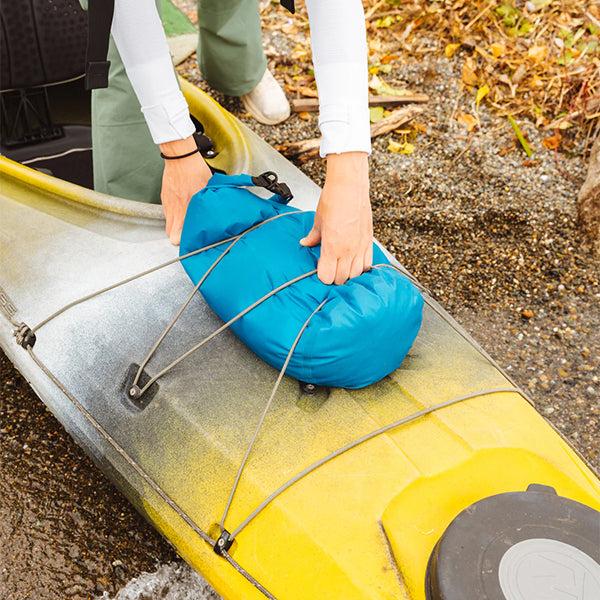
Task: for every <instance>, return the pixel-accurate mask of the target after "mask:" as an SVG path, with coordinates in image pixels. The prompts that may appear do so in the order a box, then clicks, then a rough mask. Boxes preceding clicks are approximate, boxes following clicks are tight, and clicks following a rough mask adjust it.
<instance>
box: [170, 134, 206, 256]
mask: <svg viewBox="0 0 600 600" xmlns="http://www.w3.org/2000/svg"><path fill="white" fill-rule="evenodd" d="M195 148H196V141H195V140H194V138H193V137H192V136H190V137H189V138H186V139H185V140H175V141H174V142H167V143H165V144H160V151H161V152H162V153H163V154H164V155H165V156H181V155H182V154H187V153H188V152H192V151H193V150H194V149H195ZM211 175H212V173H211V171H210V169H209V167H208V165H207V164H206V161H205V160H204V159H203V158H202V156H201V154H200V153H199V152H196V153H195V154H192V155H191V156H188V157H186V158H178V159H175V160H165V170H164V172H163V179H162V189H161V192H160V199H161V201H162V205H163V209H164V211H165V217H166V219H167V227H166V231H167V235H168V236H169V239H170V240H171V243H172V244H174V245H175V246H178V245H179V240H180V239H181V229H182V228H183V221H184V219H185V211H186V210H187V206H188V204H189V202H190V199H191V197H192V196H193V195H194V194H195V193H196V192H199V191H200V190H201V189H202V188H203V187H204V186H205V185H206V184H207V182H208V180H209V179H210V178H211Z"/></svg>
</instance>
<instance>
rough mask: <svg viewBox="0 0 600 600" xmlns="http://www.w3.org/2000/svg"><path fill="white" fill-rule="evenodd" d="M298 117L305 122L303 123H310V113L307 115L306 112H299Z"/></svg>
mask: <svg viewBox="0 0 600 600" xmlns="http://www.w3.org/2000/svg"><path fill="white" fill-rule="evenodd" d="M298 116H299V117H300V118H301V119H302V120H303V121H310V113H307V112H306V111H303V112H299V113H298Z"/></svg>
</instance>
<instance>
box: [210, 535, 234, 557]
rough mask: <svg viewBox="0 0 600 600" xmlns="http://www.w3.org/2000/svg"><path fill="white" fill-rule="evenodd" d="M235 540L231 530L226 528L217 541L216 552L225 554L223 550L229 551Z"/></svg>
mask: <svg viewBox="0 0 600 600" xmlns="http://www.w3.org/2000/svg"><path fill="white" fill-rule="evenodd" d="M233 541H234V540H233V537H232V536H231V534H230V533H229V531H227V530H226V529H224V530H223V532H222V533H221V535H220V536H219V539H218V540H217V541H216V542H215V545H214V546H213V550H214V551H215V554H218V555H219V556H223V552H227V551H228V550H229V548H231V546H232V544H233Z"/></svg>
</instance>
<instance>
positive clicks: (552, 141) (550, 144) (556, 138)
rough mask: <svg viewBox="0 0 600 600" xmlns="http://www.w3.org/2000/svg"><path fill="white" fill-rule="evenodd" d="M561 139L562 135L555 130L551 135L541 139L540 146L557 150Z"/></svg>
mask: <svg viewBox="0 0 600 600" xmlns="http://www.w3.org/2000/svg"><path fill="white" fill-rule="evenodd" d="M561 139H562V135H560V132H558V131H557V132H556V133H555V134H554V135H553V136H552V137H549V138H546V139H545V140H543V141H542V146H544V147H545V148H548V150H558V148H559V146H560V140H561Z"/></svg>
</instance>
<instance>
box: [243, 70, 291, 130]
mask: <svg viewBox="0 0 600 600" xmlns="http://www.w3.org/2000/svg"><path fill="white" fill-rule="evenodd" d="M240 100H241V101H242V102H243V103H244V106H245V107H246V110H247V111H248V112H249V113H250V114H251V115H252V116H253V117H254V118H255V119H256V120H257V121H258V122H259V123H264V124H265V125H275V124H277V123H281V122H282V121H285V120H286V119H287V118H288V117H289V116H290V103H289V102H288V100H287V98H286V97H285V94H284V92H283V90H282V89H281V86H280V85H279V84H278V83H277V81H276V80H275V77H273V75H272V74H271V72H270V71H269V69H267V70H266V71H265V74H264V75H263V76H262V79H261V80H260V81H259V82H258V85H257V86H256V87H255V88H254V89H253V90H252V91H251V92H250V93H249V94H244V95H243V96H240Z"/></svg>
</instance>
